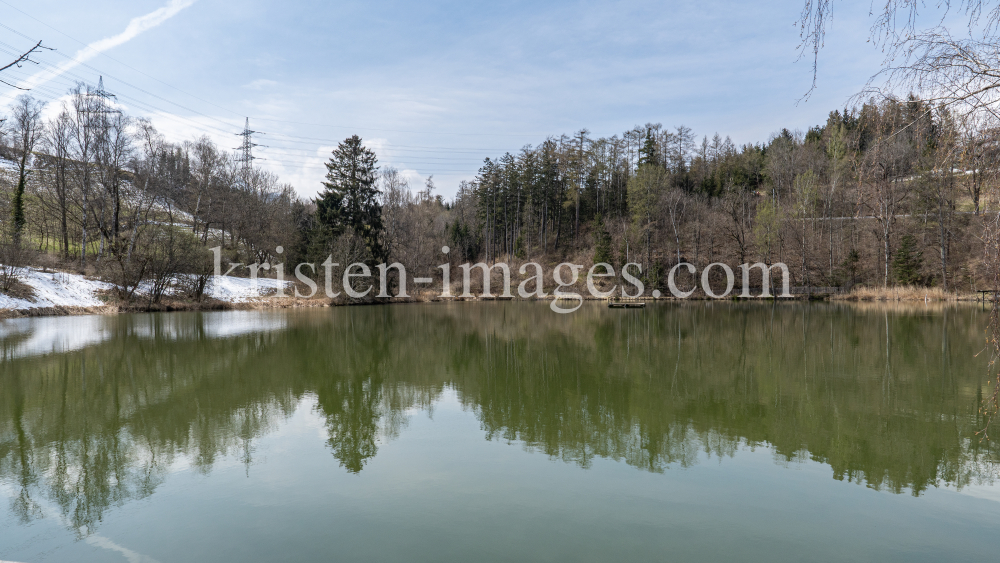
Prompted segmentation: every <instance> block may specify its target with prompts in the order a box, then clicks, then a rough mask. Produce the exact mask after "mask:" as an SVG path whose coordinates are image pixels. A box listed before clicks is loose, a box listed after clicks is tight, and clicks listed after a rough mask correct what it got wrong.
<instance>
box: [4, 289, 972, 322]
mask: <svg viewBox="0 0 1000 563" xmlns="http://www.w3.org/2000/svg"><path fill="white" fill-rule="evenodd" d="M555 299H567V298H565V297H559V298H556V297H553V296H551V295H550V296H547V297H545V298H541V299H539V298H530V299H524V298H521V297H471V298H470V297H445V298H442V297H440V296H436V295H435V296H426V295H419V296H410V297H408V298H397V297H393V298H389V299H381V300H370V301H342V300H341V301H338V300H337V299H329V298H309V299H303V298H295V297H262V298H260V299H253V300H246V301H239V302H229V301H221V300H218V299H211V298H208V299H204V300H202V301H185V300H176V299H170V300H167V301H165V302H163V303H160V304H157V305H154V306H152V307H145V306H139V305H135V304H133V305H122V304H115V303H109V304H105V305H100V306H64V305H58V306H53V307H32V308H9V309H0V320H9V319H23V318H34V317H69V316H83V315H124V314H139V313H176V312H206V311H207V312H211V311H252V310H266V309H299V308H325V307H355V306H370V305H403V304H412V303H449V302H454V303H469V302H496V301H517V302H537V301H542V302H546V303H547V302H550V301H552V300H555ZM583 301H585V302H601V301H609V300H608V299H607V298H598V297H593V296H586V297H583ZM624 301H625V302H644V303H658V302H662V303H683V302H698V303H703V302H724V303H738V302H757V303H760V302H767V301H772V302H796V303H801V302H807V303H812V302H820V301H822V302H829V303H851V304H886V305H889V304H894V305H946V304H965V305H975V304H979V303H981V302H982V301H981V300H980V299H979V298H978V297H977V296H976V295H974V294H968V295H958V296H954V297H952V298H951V299H927V300H924V299H887V298H881V299H880V298H872V297H860V296H855V295H851V294H844V295H834V296H830V295H824V296H822V297H819V298H817V297H816V296H809V295H805V294H801V295H795V296H793V297H788V298H780V299H775V298H773V297H749V298H748V297H728V298H722V299H713V298H708V297H703V296H702V297H690V298H687V299H679V298H676V297H655V298H654V297H652V296H641V297H629V298H626V299H625V300H624Z"/></svg>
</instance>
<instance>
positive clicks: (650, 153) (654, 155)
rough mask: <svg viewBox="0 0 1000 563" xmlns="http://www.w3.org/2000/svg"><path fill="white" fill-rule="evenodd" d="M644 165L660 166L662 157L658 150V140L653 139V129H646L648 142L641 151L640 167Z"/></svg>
mask: <svg viewBox="0 0 1000 563" xmlns="http://www.w3.org/2000/svg"><path fill="white" fill-rule="evenodd" d="M643 164H654V165H655V164H660V155H659V152H658V151H657V149H656V139H655V138H654V137H653V130H652V129H646V140H645V141H643V143H642V148H640V149H639V166H642V165H643Z"/></svg>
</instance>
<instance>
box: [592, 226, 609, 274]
mask: <svg viewBox="0 0 1000 563" xmlns="http://www.w3.org/2000/svg"><path fill="white" fill-rule="evenodd" d="M601 262H604V263H605V264H610V263H611V234H610V233H608V229H607V228H605V226H604V219H603V218H602V217H601V216H600V215H598V216H596V217H595V218H594V264H599V263H601Z"/></svg>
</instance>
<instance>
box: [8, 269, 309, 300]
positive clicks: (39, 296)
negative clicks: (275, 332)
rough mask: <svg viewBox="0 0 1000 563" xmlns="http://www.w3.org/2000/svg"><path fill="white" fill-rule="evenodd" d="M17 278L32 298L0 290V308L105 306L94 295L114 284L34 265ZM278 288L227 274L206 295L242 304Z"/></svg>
mask: <svg viewBox="0 0 1000 563" xmlns="http://www.w3.org/2000/svg"><path fill="white" fill-rule="evenodd" d="M0 267H2V266H0ZM20 281H21V283H24V284H25V285H28V286H30V287H31V288H32V289H33V290H34V292H35V296H34V298H33V299H31V300H28V299H19V298H15V297H11V296H9V295H4V294H2V293H0V310H2V309H37V308H42V307H100V306H102V305H104V302H103V301H101V300H100V299H99V298H98V297H97V293H98V292H99V291H101V290H107V289H112V288H113V287H114V286H113V285H112V284H110V283H107V282H102V281H97V280H92V279H88V278H86V277H84V276H81V275H77V274H67V273H63V272H51V273H47V272H42V271H39V270H36V269H34V268H25V269H24V271H23V273H22V274H21V275H20ZM284 283H285V287H290V284H289V282H287V281H286V282H284ZM278 287H279V282H278V280H273V279H266V278H262V279H258V280H251V279H249V278H234V277H230V276H226V277H222V278H219V279H214V278H213V279H211V280H210V281H209V285H208V288H207V290H206V295H208V296H209V297H211V298H213V299H218V300H219V301H226V302H229V303H243V302H247V301H253V300H255V299H260V298H262V297H266V296H268V295H273V294H274V292H275V291H276V290H277V289H278Z"/></svg>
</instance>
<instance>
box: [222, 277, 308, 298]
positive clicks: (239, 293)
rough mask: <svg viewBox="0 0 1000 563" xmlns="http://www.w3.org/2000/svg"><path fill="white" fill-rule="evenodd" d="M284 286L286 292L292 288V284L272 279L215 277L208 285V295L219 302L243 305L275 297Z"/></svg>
mask: <svg viewBox="0 0 1000 563" xmlns="http://www.w3.org/2000/svg"><path fill="white" fill-rule="evenodd" d="M282 285H284V287H285V289H286V290H288V289H290V288H291V287H292V286H291V283H290V282H287V281H286V282H279V281H278V280H273V279H270V278H258V279H256V280H253V279H250V278H234V277H231V276H219V277H214V276H213V277H212V279H211V280H210V281H209V283H208V288H207V289H206V293H207V294H208V296H209V297H211V298H212V299H218V300H219V301H228V302H229V303H242V302H245V301H252V300H254V299H260V298H261V297H266V296H268V295H274V294H275V292H277V290H278V288H279V287H281V286H282Z"/></svg>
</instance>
